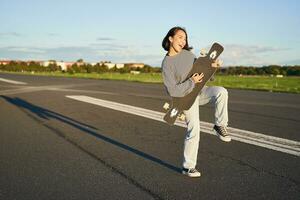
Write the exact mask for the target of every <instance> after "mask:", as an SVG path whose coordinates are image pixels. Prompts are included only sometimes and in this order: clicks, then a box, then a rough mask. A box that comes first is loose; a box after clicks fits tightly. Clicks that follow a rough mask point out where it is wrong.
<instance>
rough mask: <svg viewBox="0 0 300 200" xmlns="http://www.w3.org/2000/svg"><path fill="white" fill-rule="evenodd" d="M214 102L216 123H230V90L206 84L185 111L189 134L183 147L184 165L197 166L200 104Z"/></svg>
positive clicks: (219, 124) (224, 124) (225, 124)
mask: <svg viewBox="0 0 300 200" xmlns="http://www.w3.org/2000/svg"><path fill="white" fill-rule="evenodd" d="M207 103H213V104H214V106H215V114H214V116H215V122H214V123H215V125H217V126H227V124H228V92H227V90H226V89H225V88H223V87H218V86H213V87H207V86H205V87H204V88H203V89H202V91H201V93H200V94H199V95H198V96H197V98H196V100H195V102H194V104H193V105H192V107H191V108H190V109H189V110H186V111H184V114H185V115H186V123H187V134H186V137H185V140H184V148H183V167H184V168H195V167H196V164H197V154H198V147H199V141H200V120H199V105H205V104H207Z"/></svg>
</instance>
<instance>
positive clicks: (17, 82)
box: [0, 78, 27, 85]
mask: <svg viewBox="0 0 300 200" xmlns="http://www.w3.org/2000/svg"><path fill="white" fill-rule="evenodd" d="M0 81H3V82H7V83H12V84H17V85H26V84H27V83H25V82H21V81H14V80H9V79H5V78H0Z"/></svg>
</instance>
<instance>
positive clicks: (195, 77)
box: [192, 73, 204, 83]
mask: <svg viewBox="0 0 300 200" xmlns="http://www.w3.org/2000/svg"><path fill="white" fill-rule="evenodd" d="M203 77H204V74H203V73H201V74H198V73H195V74H193V76H192V80H193V82H194V83H201V82H202V81H203Z"/></svg>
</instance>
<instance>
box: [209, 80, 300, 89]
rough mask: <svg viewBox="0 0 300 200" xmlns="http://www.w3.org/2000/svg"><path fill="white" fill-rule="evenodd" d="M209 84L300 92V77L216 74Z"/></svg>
mask: <svg viewBox="0 0 300 200" xmlns="http://www.w3.org/2000/svg"><path fill="white" fill-rule="evenodd" d="M209 85H221V86H223V87H225V88H238V89H252V90H264V91H272V92H288V93H300V77H283V78H277V77H270V76H242V77H240V76H216V79H215V81H213V82H211V83H209Z"/></svg>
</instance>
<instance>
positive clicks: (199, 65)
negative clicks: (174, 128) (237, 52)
mask: <svg viewBox="0 0 300 200" xmlns="http://www.w3.org/2000/svg"><path fill="white" fill-rule="evenodd" d="M223 50H224V47H223V46H222V45H220V44H219V43H214V44H213V45H212V46H211V48H210V50H209V51H208V53H207V54H206V55H205V56H204V57H199V58H198V59H196V61H195V62H194V64H193V67H192V69H191V71H190V72H189V74H188V75H187V77H186V80H187V79H189V78H190V77H191V76H192V75H193V74H195V73H198V74H201V73H203V74H204V77H203V80H202V82H201V83H196V85H195V87H194V89H193V90H192V92H190V93H189V94H187V95H186V96H184V97H172V98H171V104H170V105H171V106H170V107H169V109H168V111H167V113H166V114H165V116H164V118H163V119H164V121H166V122H167V123H168V124H169V125H173V124H174V123H175V121H176V118H177V117H178V116H179V115H181V114H182V113H183V111H184V110H188V109H189V108H190V107H191V106H192V105H193V103H194V101H195V99H196V97H197V96H198V94H199V93H200V91H201V90H202V88H203V87H204V86H205V84H206V83H207V81H208V80H210V79H211V77H212V76H213V75H214V73H215V72H216V70H217V68H216V67H212V66H211V64H212V63H213V62H214V61H215V60H216V59H217V58H218V57H219V56H220V54H221V53H222V52H223Z"/></svg>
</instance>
